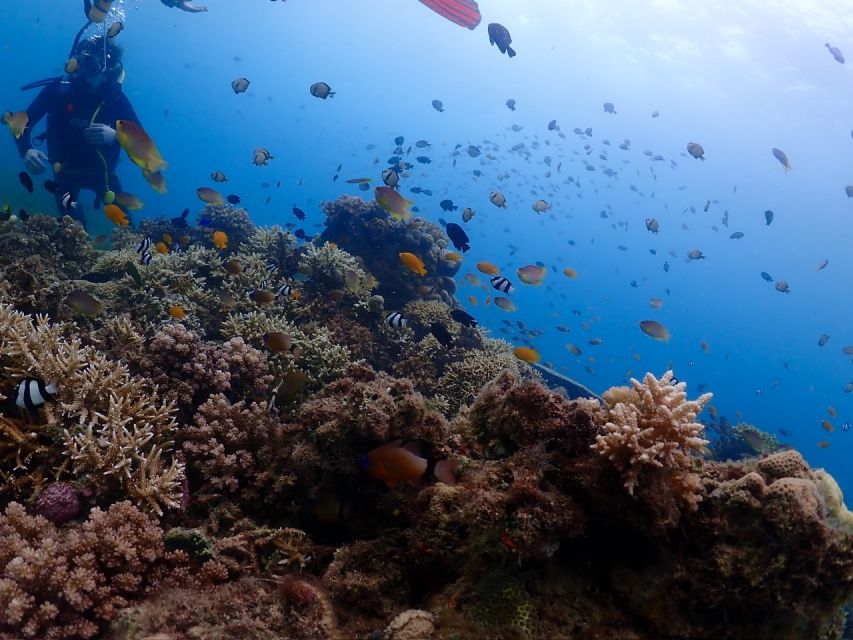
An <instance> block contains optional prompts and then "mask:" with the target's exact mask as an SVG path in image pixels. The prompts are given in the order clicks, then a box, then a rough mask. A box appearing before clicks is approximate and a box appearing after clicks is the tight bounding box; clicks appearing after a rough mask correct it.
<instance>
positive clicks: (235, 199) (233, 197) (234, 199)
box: [225, 193, 240, 204]
mask: <svg viewBox="0 0 853 640" xmlns="http://www.w3.org/2000/svg"><path fill="white" fill-rule="evenodd" d="M225 199H226V200H227V201H228V202H230V203H231V204H240V196H238V195H235V194H233V193H232V194H231V195H230V196H227V197H226V198H225Z"/></svg>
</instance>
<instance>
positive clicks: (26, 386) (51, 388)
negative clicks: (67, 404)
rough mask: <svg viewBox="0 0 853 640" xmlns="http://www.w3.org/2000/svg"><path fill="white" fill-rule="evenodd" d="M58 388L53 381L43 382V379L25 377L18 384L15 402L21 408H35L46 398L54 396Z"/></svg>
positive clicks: (50, 398)
mask: <svg viewBox="0 0 853 640" xmlns="http://www.w3.org/2000/svg"><path fill="white" fill-rule="evenodd" d="M58 393H59V389H58V388H57V386H56V383H55V382H51V383H50V384H47V385H46V384H45V383H44V380H38V379H36V378H25V379H23V380H21V384H19V385H18V398H17V399H16V400H15V404H16V405H17V406H18V407H19V408H21V409H30V410H32V409H36V408H37V407H40V406H42V405H43V404H44V403H45V402H47V401H48V400H53V399H55V398H56V394H58Z"/></svg>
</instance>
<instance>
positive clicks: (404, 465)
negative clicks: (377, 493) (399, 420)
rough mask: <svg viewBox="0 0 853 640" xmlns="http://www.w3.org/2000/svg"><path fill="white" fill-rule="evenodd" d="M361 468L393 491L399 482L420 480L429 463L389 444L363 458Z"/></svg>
mask: <svg viewBox="0 0 853 640" xmlns="http://www.w3.org/2000/svg"><path fill="white" fill-rule="evenodd" d="M360 466H361V468H362V469H364V470H365V471H366V472H367V474H368V475H369V476H370V477H371V478H375V479H376V480H381V481H382V482H384V483H385V484H386V485H387V486H388V488H389V489H393V488H394V487H395V486H397V483H398V482H407V481H409V480H416V479H417V478H420V477H421V476H422V475H423V474H424V473H426V470H427V461H426V460H425V459H424V458H421V457H420V456H417V455H415V454H414V453H412V452H411V451H409V450H408V449H404V448H403V447H398V446H395V445H391V444H388V445H384V446H382V447H378V448H377V449H374V450H373V451H371V452H369V453H368V454H366V455H364V456H362V458H361V460H360Z"/></svg>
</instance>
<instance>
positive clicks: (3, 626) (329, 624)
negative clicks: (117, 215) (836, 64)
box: [0, 197, 853, 640]
mask: <svg viewBox="0 0 853 640" xmlns="http://www.w3.org/2000/svg"><path fill="white" fill-rule="evenodd" d="M323 211H324V212H325V214H326V225H325V229H324V231H323V232H322V234H320V236H319V237H318V238H316V239H309V238H305V239H302V240H300V239H298V238H297V237H296V236H295V235H294V234H291V233H289V232H288V231H285V230H283V229H281V228H276V227H257V226H255V225H254V224H253V223H252V222H251V221H250V220H249V218H248V214H247V213H246V212H245V210H243V209H239V208H237V207H232V206H230V205H227V204H220V203H216V204H210V205H208V206H206V207H205V208H204V209H202V211H201V214H200V218H202V219H203V220H204V222H205V224H202V225H196V226H189V227H188V226H182V223H181V222H180V221H178V220H177V219H170V220H166V219H162V218H161V219H147V220H145V221H143V222H142V223H141V224H140V227H139V228H138V229H134V228H126V227H122V228H117V229H116V230H115V231H114V232H113V235H112V238H111V240H112V242H111V248H109V249H105V250H99V251H95V250H94V249H92V247H91V245H90V243H89V242H88V240H87V239H86V236H85V233H84V232H82V229H81V228H80V227H79V225H78V224H77V223H75V222H73V221H71V220H70V219H61V220H59V221H56V220H53V219H48V218H46V217H45V216H39V215H35V216H31V217H30V219H29V220H27V221H24V222H19V223H16V224H15V225H10V226H4V227H3V229H2V234H4V235H8V234H19V235H20V236H21V238H20V242H18V240H17V239H15V241H14V242H9V243H8V246H21V247H27V246H29V247H33V246H35V247H36V249H35V253H34V254H33V255H27V254H28V253H29V251H30V250H29V249H25V248H21V249H20V252H21V253H19V254H16V255H12V256H0V273H2V275H3V282H2V285H0V301H2V304H0V394H2V398H0V400H2V401H3V404H2V405H0V464H2V467H0V499H2V501H3V506H4V511H3V515H0V536H2V539H4V540H6V541H10V544H5V545H0V547H2V549H0V636H2V637H10V638H13V637H44V638H56V639H57V640H76V639H85V638H96V637H114V638H121V639H124V640H141V639H142V638H152V637H160V636H162V637H163V638H170V639H174V640H177V639H179V638H181V639H183V638H190V637H210V638H214V637H241V638H247V639H248V640H253V639H258V640H260V639H262V638H264V639H266V638H271V637H287V638H293V639H295V640H300V639H303V638H304V639H311V640H337V639H338V638H357V637H376V638H379V637H382V638H386V639H389V640H390V639H394V640H403V639H409V640H411V639H413V638H423V639H427V638H434V639H436V640H437V639H439V638H456V637H489V638H507V639H511V638H524V639H535V638H614V637H620V638H621V637H624V638H637V639H638V640H651V639H653V638H659V637H708V636H709V634H710V635H716V636H719V637H794V636H792V635H791V631H790V630H791V629H794V630H796V633H800V634H801V635H800V636H799V637H806V636H808V637H820V636H821V635H822V634H823V635H825V636H826V634H828V633H829V632H830V631H831V630H832V629H835V628H836V625H837V622H838V615H839V613H838V612H839V611H840V610H841V606H842V604H843V603H844V602H845V601H846V600H847V599H848V598H849V597H850V596H851V585H853V534H851V531H853V525H851V522H853V519H851V516H850V512H849V510H848V509H847V508H846V506H845V505H844V500H843V496H842V495H841V491H840V489H839V488H838V485H837V483H835V481H834V480H833V479H832V477H831V476H829V474H827V473H826V472H825V471H824V470H813V469H811V468H810V467H809V466H808V464H806V462H805V461H804V460H803V458H802V457H801V456H800V455H799V454H798V453H797V452H795V451H780V450H777V449H778V442H776V443H775V444H774V443H773V442H771V440H770V439H769V438H766V439H764V440H762V441H761V442H760V443H759V442H758V440H757V437H758V436H752V435H749V434H752V433H753V432H752V431H751V430H749V429H747V428H746V427H740V426H739V427H737V428H736V429H735V430H734V431H733V433H734V434H735V435H736V436H738V437H740V438H742V441H743V442H746V443H750V442H753V443H754V444H755V445H756V446H755V447H753V448H754V451H751V452H747V453H749V455H746V456H744V457H742V458H740V459H738V460H735V461H727V462H723V461H717V460H714V459H711V458H709V457H705V456H703V454H704V453H706V452H707V449H706V446H707V445H708V438H706V435H707V433H708V432H707V431H706V430H705V429H704V426H703V424H702V423H701V422H699V419H698V414H699V413H700V412H701V410H702V408H703V406H704V405H705V404H706V403H707V402H708V401H709V399H710V394H702V395H700V396H699V397H698V398H695V399H694V398H690V397H688V393H687V389H686V386H685V384H684V383H677V382H675V381H674V380H673V379H672V373H671V372H666V373H663V375H661V376H660V377H657V376H655V375H653V374H647V375H646V376H645V377H643V378H642V379H632V380H631V381H630V386H626V387H614V388H611V389H610V390H608V391H606V392H605V393H604V394H603V395H602V398H601V400H599V399H598V398H595V397H588V398H584V397H574V396H583V395H586V394H585V393H584V388H583V387H581V386H580V385H577V384H573V383H572V382H573V381H571V380H570V379H565V380H563V381H561V378H560V376H558V375H556V374H553V375H552V374H551V373H549V370H548V369H547V368H534V367H531V366H530V365H528V364H527V363H526V362H523V361H522V360H519V359H518V358H517V357H516V356H515V355H514V354H513V345H512V344H510V343H508V342H505V341H502V340H495V339H493V338H492V337H491V336H490V334H489V332H488V331H487V330H485V329H484V328H483V326H482V325H477V324H476V322H474V323H472V322H460V321H458V320H457V319H456V318H460V317H462V318H463V319H464V318H465V316H463V315H461V314H459V313H456V314H454V313H453V311H454V309H458V308H459V305H458V304H457V302H456V285H455V282H454V279H453V278H454V276H455V275H456V273H457V271H458V269H459V261H448V260H445V259H443V257H444V256H445V255H446V247H447V238H446V236H445V235H444V232H443V230H442V229H441V227H439V226H438V225H434V224H432V223H429V222H425V221H423V220H421V219H420V218H413V219H411V220H409V221H402V220H401V221H399V222H398V221H394V220H393V219H392V218H390V217H389V216H388V215H387V213H386V212H385V211H384V210H383V209H382V208H381V207H380V206H379V205H377V204H376V203H374V202H366V201H363V200H360V199H357V198H352V197H344V198H341V199H339V200H337V201H335V202H327V203H325V204H324V205H323ZM183 224H184V225H185V223H183ZM219 230H222V231H223V232H224V233H226V234H227V237H228V243H227V246H225V245H223V246H222V247H221V248H215V247H214V246H212V243H211V237H212V234H213V233H214V231H219ZM163 234H167V235H169V236H171V237H172V238H180V239H181V240H180V241H179V242H178V243H174V244H172V251H170V253H168V254H162V255H159V254H158V255H156V256H152V257H151V259H150V261H149V263H148V264H145V263H144V262H142V261H141V259H140V255H139V254H138V253H137V251H136V247H137V246H139V245H140V243H144V240H145V238H146V237H150V238H161V237H163ZM24 236H26V242H24V239H25V238H24ZM16 238H17V236H16ZM7 240H10V238H7ZM33 243H35V244H33ZM58 243H64V244H63V246H64V250H65V251H66V254H65V255H66V256H67V259H66V260H65V261H64V262H61V261H58V260H55V259H53V258H52V257H51V256H50V255H49V254H48V252H47V248H48V247H54V246H56V245H57V244H58ZM176 246H180V247H181V248H180V250H177V251H175V250H174V248H175V247H176ZM377 247H379V249H377ZM42 251H44V255H42ZM400 253H411V254H413V255H417V257H418V260H419V265H418V271H420V270H421V268H422V269H423V271H425V275H423V274H422V275H416V274H414V273H412V272H410V271H408V270H407V269H405V268H401V265H400V259H399V257H398V254H400ZM16 260H17V261H22V262H26V264H27V265H28V267H27V269H30V270H31V271H32V273H27V272H26V269H22V268H21V267H20V265H18V264H17V263H16V262H15V261H16ZM128 264H132V265H133V266H134V269H133V270H132V271H128V269H127V265H128ZM288 288H289V289H288ZM290 291H298V292H299V294H300V295H298V296H295V295H291V294H290V293H289V292H290ZM253 292H268V293H269V294H270V295H268V296H264V299H263V303H262V304H261V303H260V301H259V296H257V295H255V296H254V297H253V296H252V295H251V294H252V293H253ZM279 292H282V293H279ZM82 293H85V296H83V295H82ZM88 297H91V299H92V300H95V301H96V302H97V303H98V305H97V308H93V307H91V305H89V304H88V302H90V301H89V300H88ZM176 307H179V308H180V309H181V310H182V311H184V313H181V314H176V313H171V314H170V311H169V310H170V309H174V308H176ZM69 309H71V310H73V313H69ZM95 311H97V312H95ZM391 313H399V315H400V317H401V318H404V319H405V320H406V322H405V323H403V322H399V323H397V326H391V325H390V324H389V323H388V322H387V320H386V318H387V317H388V315H389V314H391ZM37 314H45V315H37ZM435 325H440V326H441V327H442V328H443V332H442V333H440V334H439V335H441V336H443V337H444V338H446V339H445V340H443V341H442V340H439V339H438V338H437V337H436V332H435V330H434V329H433V328H434V326H435ZM445 332H446V335H445ZM24 380H36V381H42V382H44V383H47V382H53V381H56V383H57V386H56V388H57V393H56V398H55V400H53V401H51V402H45V403H42V404H39V405H37V406H36V405H34V406H32V407H26V408H25V409H21V408H20V407H17V406H16V404H15V394H16V390H17V388H18V386H19V385H20V383H21V381H24ZM543 380H544V381H547V382H550V383H552V384H554V388H549V387H548V386H547V385H546V384H544V383H543ZM567 392H568V393H567ZM715 428H720V429H721V427H719V425H717V427H715ZM749 438H752V440H750V439H749ZM759 445H760V446H759ZM765 445H766V446H765ZM771 445H772V446H771ZM755 453H760V454H763V457H761V458H755V457H752V456H753V454H755ZM768 536H771V537H773V539H774V540H776V542H777V544H776V545H775V546H774V547H773V548H770V546H769V545H767V544H766V540H767V537H768ZM664 566H666V568H667V570H665V571H664V570H662V567H664ZM52 576H61V577H62V579H61V580H60V583H61V584H60V583H57V582H56V581H55V580H53V579H52ZM57 585H58V586H57ZM756 610H759V611H762V612H764V614H765V615H762V616H755V615H754V612H755V611H756ZM733 630H736V632H735V631H733ZM826 637H829V636H826Z"/></svg>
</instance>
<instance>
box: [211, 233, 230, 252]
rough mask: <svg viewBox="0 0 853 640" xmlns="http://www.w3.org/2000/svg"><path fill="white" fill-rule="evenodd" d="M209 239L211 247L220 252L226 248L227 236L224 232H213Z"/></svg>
mask: <svg viewBox="0 0 853 640" xmlns="http://www.w3.org/2000/svg"><path fill="white" fill-rule="evenodd" d="M211 239H212V240H213V246H214V247H216V248H217V249H219V250H220V251H221V250H222V249H227V248H228V234H227V233H225V232H224V231H214V232H213V237H212V238H211Z"/></svg>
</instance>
